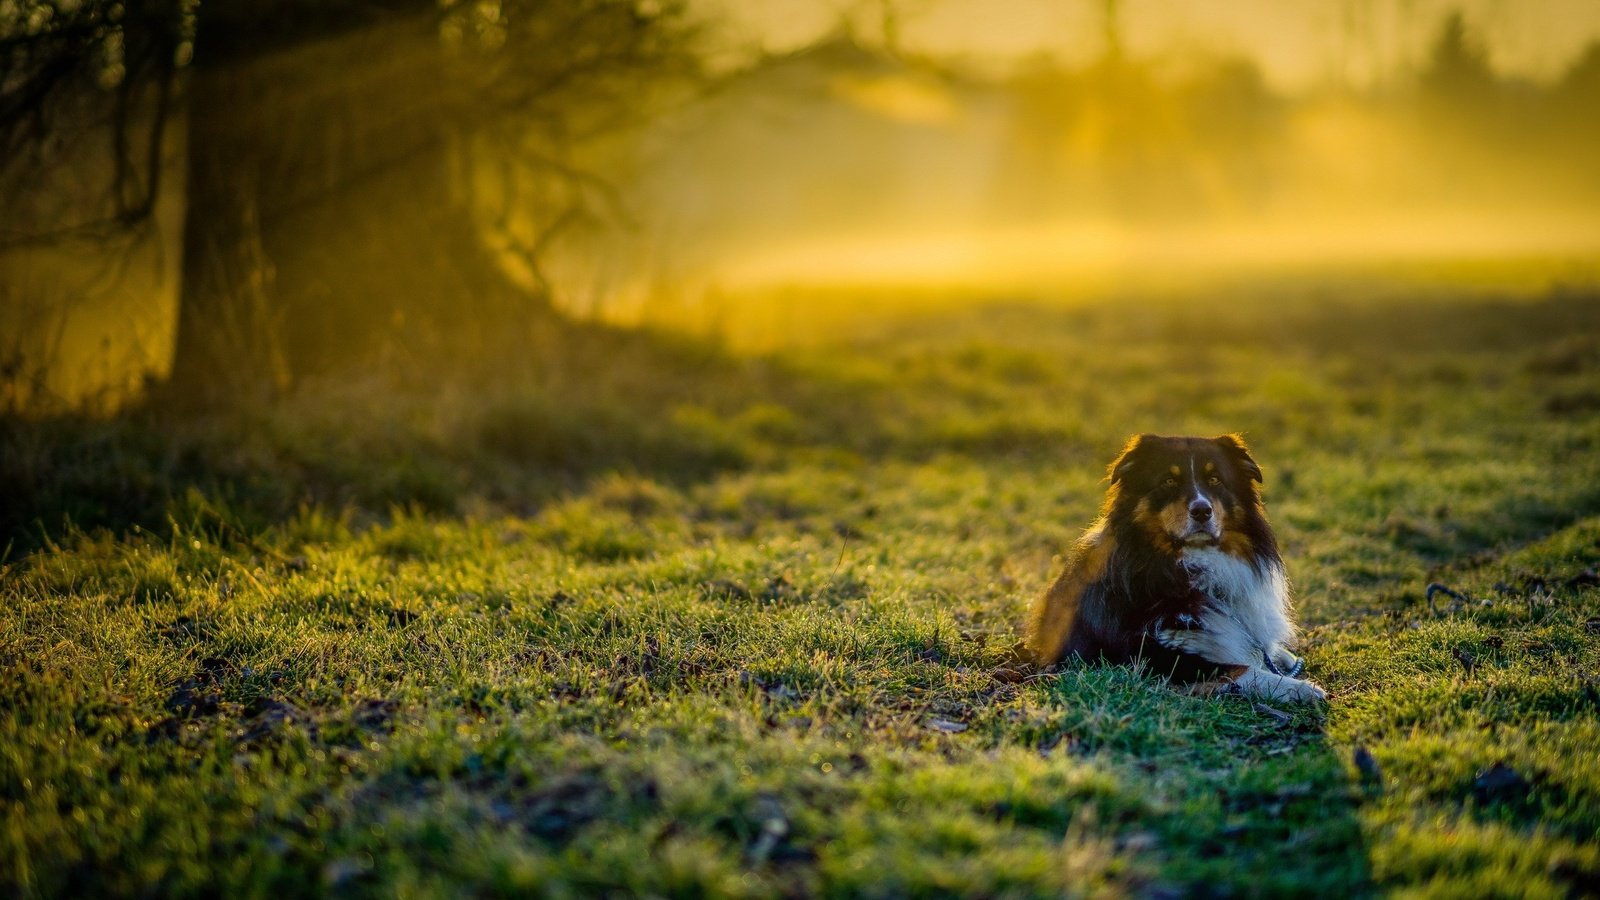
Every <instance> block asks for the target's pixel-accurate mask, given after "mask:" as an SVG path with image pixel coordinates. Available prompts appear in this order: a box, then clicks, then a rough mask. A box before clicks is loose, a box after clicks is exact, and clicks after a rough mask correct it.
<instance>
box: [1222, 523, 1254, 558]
mask: <svg viewBox="0 0 1600 900" xmlns="http://www.w3.org/2000/svg"><path fill="white" fill-rule="evenodd" d="M1218 549H1219V550H1221V551H1222V552H1223V553H1226V554H1228V555H1229V556H1232V557H1233V558H1235V559H1242V560H1245V561H1246V562H1249V561H1250V560H1253V559H1255V557H1256V545H1255V542H1254V541H1252V540H1250V538H1249V537H1248V536H1247V535H1244V534H1240V533H1239V532H1237V531H1227V530H1224V531H1223V532H1222V540H1221V541H1220V542H1219V544H1218Z"/></svg>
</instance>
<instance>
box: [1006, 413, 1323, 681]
mask: <svg viewBox="0 0 1600 900" xmlns="http://www.w3.org/2000/svg"><path fill="white" fill-rule="evenodd" d="M1109 480H1110V487H1109V488H1108V489H1107V492H1106V499H1105V505H1104V507H1103V508H1102V509H1101V512H1100V518H1099V519H1098V520H1097V521H1096V522H1095V523H1094V524H1093V525H1091V526H1090V527H1089V529H1088V531H1086V532H1084V535H1083V537H1082V538H1080V539H1079V540H1078V543H1077V546H1076V547H1075V548H1074V552H1073V553H1072V554H1071V556H1070V558H1069V560H1068V562H1067V565H1066V568H1065V570H1064V571H1062V573H1061V576H1060V577H1059V578H1057V579H1056V581H1055V583H1054V584H1052V585H1051V587H1050V589H1049V590H1048V591H1046V592H1045V593H1044V594H1043V595H1042V596H1041V597H1039V599H1038V600H1037V601H1036V602H1035V603H1034V605H1033V609H1032V612H1031V615H1030V616H1029V621H1028V629H1027V637H1026V639H1025V641H1024V648H1025V650H1026V653H1027V655H1028V656H1030V657H1031V658H1032V661H1033V663H1034V664H1035V665H1037V666H1040V667H1044V666H1050V665H1054V664H1055V663H1057V662H1060V661H1061V660H1063V659H1067V658H1071V657H1076V658H1078V659H1079V660H1082V661H1083V662H1095V661H1104V662H1108V663H1112V664H1127V663H1133V662H1135V661H1138V660H1144V661H1145V663H1146V665H1147V666H1149V668H1150V670H1151V671H1154V672H1156V673H1157V674H1161V675H1165V676H1167V678H1168V679H1169V680H1170V681H1171V682H1172V683H1174V684H1181V685H1186V686H1188V688H1189V689H1190V690H1191V691H1192V692H1195V693H1201V694H1212V693H1242V694H1244V695H1246V696H1250V697H1257V698H1262V699H1273V700H1288V701H1314V700H1323V699H1325V698H1326V696H1327V695H1326V694H1325V693H1324V692H1323V690H1322V688H1320V687H1318V686H1317V685H1315V684H1313V683H1312V682H1310V681H1308V680H1304V679H1302V678H1300V677H1299V676H1300V674H1301V672H1302V671H1303V668H1304V664H1303V662H1302V661H1301V660H1299V659H1298V658H1296V657H1295V655H1294V654H1293V653H1292V652H1290V649H1289V648H1290V647H1292V646H1294V643H1295V625H1294V621H1293V619H1292V618H1291V612H1290V607H1289V587H1288V581H1287V579H1286V578H1285V575H1284V567H1283V558H1282V556H1280V555H1279V552H1278V543H1277V540H1276V539H1275V538H1274V537H1273V533H1272V528H1271V526H1270V525H1269V524H1268V523H1267V516H1266V507H1265V506H1264V505H1263V504H1262V502H1261V495H1260V492H1259V491H1258V489H1257V486H1258V485H1259V484H1260V483H1261V467H1260V466H1258V465H1256V461H1255V459H1254V458H1252V457H1251V455H1250V450H1249V448H1248V447H1247V446H1245V442H1244V440H1243V438H1241V437H1240V436H1239V435H1236V434H1225V435H1222V436H1220V437H1215V438H1200V437H1164V436H1158V435H1153V434H1141V435H1138V436H1136V437H1134V438H1132V439H1131V440H1129V441H1128V443H1127V446H1126V447H1124V448H1123V450H1122V453H1121V455H1119V456H1118V457H1117V459H1116V461H1115V462H1113V463H1112V464H1111V468H1110V475H1109Z"/></svg>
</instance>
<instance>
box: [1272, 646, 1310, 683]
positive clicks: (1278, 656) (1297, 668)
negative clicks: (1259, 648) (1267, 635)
mask: <svg viewBox="0 0 1600 900" xmlns="http://www.w3.org/2000/svg"><path fill="white" fill-rule="evenodd" d="M1265 657H1266V663H1267V670H1268V671H1269V672H1271V673H1272V674H1274V675H1282V676H1284V677H1285V678H1299V677H1300V673H1302V672H1304V671H1305V670H1306V661H1305V660H1303V659H1301V658H1300V657H1298V656H1295V655H1294V654H1293V653H1290V652H1289V651H1288V650H1285V649H1283V648H1282V647H1274V648H1272V650H1271V651H1270V652H1268V653H1266V654H1265Z"/></svg>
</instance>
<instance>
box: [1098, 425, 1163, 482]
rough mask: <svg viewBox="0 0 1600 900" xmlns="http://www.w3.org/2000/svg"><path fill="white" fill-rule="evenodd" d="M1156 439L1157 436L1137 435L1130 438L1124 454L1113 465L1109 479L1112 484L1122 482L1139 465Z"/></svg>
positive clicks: (1118, 456) (1124, 448)
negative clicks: (1140, 458)
mask: <svg viewBox="0 0 1600 900" xmlns="http://www.w3.org/2000/svg"><path fill="white" fill-rule="evenodd" d="M1155 439H1156V436H1155V435H1153V434H1136V435H1134V436H1133V437H1131V438H1128V443H1127V444H1125V445H1123V448H1122V452H1121V453H1120V454H1118V455H1117V458H1116V460H1115V461H1114V462H1112V463H1111V472H1110V475H1109V476H1108V477H1109V478H1110V479H1111V483H1112V484H1116V483H1118V482H1120V481H1122V479H1123V478H1124V477H1126V476H1127V474H1128V473H1129V472H1131V471H1133V467H1134V466H1136V465H1138V464H1139V456H1140V454H1141V453H1142V452H1143V451H1144V450H1146V449H1148V448H1149V447H1150V445H1151V444H1152V443H1154V442H1155Z"/></svg>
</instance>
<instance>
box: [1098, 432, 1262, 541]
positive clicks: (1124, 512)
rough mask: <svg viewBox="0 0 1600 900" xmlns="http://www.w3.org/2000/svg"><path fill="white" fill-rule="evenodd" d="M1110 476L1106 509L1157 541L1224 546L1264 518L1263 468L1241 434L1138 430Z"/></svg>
mask: <svg viewBox="0 0 1600 900" xmlns="http://www.w3.org/2000/svg"><path fill="white" fill-rule="evenodd" d="M1110 478H1111V491H1110V495H1109V496H1108V497H1107V501H1106V502H1107V507H1108V508H1107V514H1108V515H1110V516H1112V517H1113V518H1116V519H1119V520H1122V521H1126V522H1131V523H1132V524H1134V525H1136V526H1138V528H1139V529H1140V530H1142V531H1143V532H1144V533H1145V534H1146V535H1148V536H1149V538H1150V539H1151V540H1152V541H1153V542H1154V543H1155V544H1156V545H1157V546H1158V547H1162V548H1166V549H1170V550H1175V551H1176V550H1180V549H1181V548H1183V547H1210V546H1217V545H1224V546H1225V547H1227V546H1228V545H1231V544H1233V543H1234V540H1233V539H1235V538H1238V539H1242V538H1246V537H1248V536H1249V535H1250V533H1251V532H1255V531H1257V530H1258V527H1259V523H1260V522H1261V518H1260V509H1261V499H1260V494H1259V493H1258V492H1257V491H1256V485H1257V484H1258V483H1259V482H1260V481H1261V467H1260V466H1257V465H1256V461H1255V460H1254V459H1252V458H1251V456H1250V450H1249V448H1248V447H1246V446H1245V443H1244V440H1243V439H1241V438H1240V437H1239V436H1238V435H1232V434H1225V435H1222V436H1221V437H1214V438H1200V437H1163V436H1159V435H1154V434H1141V435H1139V436H1137V437H1135V438H1133V439H1131V440H1129V441H1128V445H1127V446H1126V447H1125V448H1123V451H1122V455H1121V456H1118V457H1117V459H1116V461H1115V462H1113V463H1112V464H1111V475H1110Z"/></svg>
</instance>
